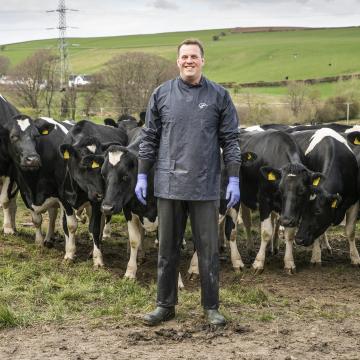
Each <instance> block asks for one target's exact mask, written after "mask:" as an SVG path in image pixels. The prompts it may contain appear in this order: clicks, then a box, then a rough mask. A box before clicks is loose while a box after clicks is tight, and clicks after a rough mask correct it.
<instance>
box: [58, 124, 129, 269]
mask: <svg viewBox="0 0 360 360" xmlns="http://www.w3.org/2000/svg"><path fill="white" fill-rule="evenodd" d="M112 143H117V144H123V145H126V143H127V135H126V133H125V132H124V131H123V130H122V129H117V128H113V127H109V126H104V125H97V124H94V123H92V122H90V121H87V120H82V121H80V122H78V123H77V124H76V125H75V126H74V127H72V128H71V130H70V131H69V133H68V134H67V136H66V137H65V138H64V140H63V143H62V144H61V146H60V147H59V149H60V152H61V154H62V157H63V159H64V160H65V174H66V175H65V184H64V188H63V189H64V192H63V198H64V199H65V200H66V201H67V202H68V203H69V204H70V205H71V207H72V208H73V209H78V208H79V207H82V206H84V203H86V202H89V203H90V206H91V216H90V221H89V232H90V234H91V237H92V240H93V245H94V249H93V261H94V266H95V267H101V266H103V265H104V263H103V258H102V253H101V239H102V231H103V226H104V219H102V213H101V201H102V200H103V198H104V193H105V188H104V181H103V178H102V175H101V166H102V164H103V161H104V156H103V151H104V148H103V146H109V145H110V144H112ZM74 246H75V244H74Z"/></svg>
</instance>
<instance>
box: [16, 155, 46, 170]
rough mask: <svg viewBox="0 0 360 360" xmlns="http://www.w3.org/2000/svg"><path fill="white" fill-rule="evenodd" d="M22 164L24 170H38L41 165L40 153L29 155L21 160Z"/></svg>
mask: <svg viewBox="0 0 360 360" xmlns="http://www.w3.org/2000/svg"><path fill="white" fill-rule="evenodd" d="M20 166H21V168H22V169H24V170H38V169H39V168H40V167H41V159H40V156H39V155H29V156H26V157H24V158H23V159H22V160H21V163H20Z"/></svg>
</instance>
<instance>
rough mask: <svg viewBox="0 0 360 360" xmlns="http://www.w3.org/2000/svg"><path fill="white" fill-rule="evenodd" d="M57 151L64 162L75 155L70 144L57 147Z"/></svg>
mask: <svg viewBox="0 0 360 360" xmlns="http://www.w3.org/2000/svg"><path fill="white" fill-rule="evenodd" d="M59 151H60V154H61V157H62V158H63V159H64V160H69V159H70V158H71V157H74V156H75V155H76V152H75V149H74V148H73V146H72V145H70V144H61V145H60V146H59Z"/></svg>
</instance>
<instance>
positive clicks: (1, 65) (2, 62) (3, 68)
mask: <svg viewBox="0 0 360 360" xmlns="http://www.w3.org/2000/svg"><path fill="white" fill-rule="evenodd" d="M9 66H10V60H9V58H8V57H6V56H2V55H1V56H0V77H1V76H3V75H6V73H7V71H8V69H9Z"/></svg>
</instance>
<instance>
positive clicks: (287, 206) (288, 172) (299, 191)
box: [260, 163, 324, 227]
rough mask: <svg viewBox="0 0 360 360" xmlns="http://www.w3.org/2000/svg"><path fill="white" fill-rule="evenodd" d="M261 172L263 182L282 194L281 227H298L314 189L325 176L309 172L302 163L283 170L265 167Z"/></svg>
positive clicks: (287, 166) (288, 166)
mask: <svg viewBox="0 0 360 360" xmlns="http://www.w3.org/2000/svg"><path fill="white" fill-rule="evenodd" d="M260 172H261V174H262V176H263V180H264V181H265V182H266V183H268V184H269V185H270V186H273V187H274V189H276V190H278V191H279V193H280V196H281V214H280V223H281V225H283V226H287V227H295V226H297V225H298V224H299V221H300V216H301V213H302V211H303V208H304V206H305V205H306V203H307V201H308V199H309V197H310V194H311V192H312V190H313V188H314V187H317V186H319V185H320V183H321V182H322V181H323V178H324V176H323V175H322V174H321V173H318V172H312V171H310V170H308V169H307V168H306V167H305V166H304V165H302V164H300V163H297V164H288V165H285V166H284V167H282V168H281V169H276V168H272V167H269V166H264V167H262V168H261V169H260Z"/></svg>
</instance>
